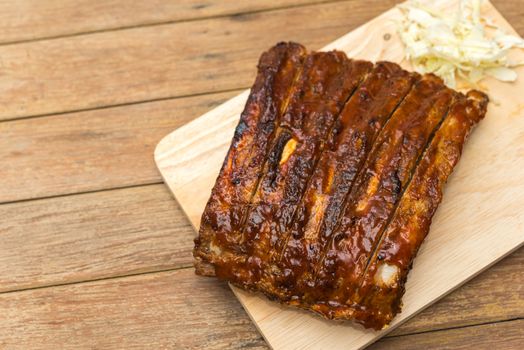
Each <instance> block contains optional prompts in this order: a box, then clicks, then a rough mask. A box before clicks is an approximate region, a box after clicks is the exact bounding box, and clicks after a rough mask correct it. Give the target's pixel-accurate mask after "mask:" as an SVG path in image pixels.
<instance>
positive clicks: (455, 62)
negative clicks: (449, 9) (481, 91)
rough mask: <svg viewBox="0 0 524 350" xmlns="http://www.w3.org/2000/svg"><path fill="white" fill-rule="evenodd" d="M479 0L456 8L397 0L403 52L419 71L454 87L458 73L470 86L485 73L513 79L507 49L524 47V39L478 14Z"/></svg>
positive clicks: (479, 12)
mask: <svg viewBox="0 0 524 350" xmlns="http://www.w3.org/2000/svg"><path fill="white" fill-rule="evenodd" d="M481 5H482V1H481V0H461V1H460V3H459V6H458V9H457V11H456V12H455V13H443V12H441V11H438V10H435V9H433V8H430V7H428V6H427V5H425V4H424V3H422V2H420V1H408V2H406V3H403V4H400V5H398V8H399V9H400V10H401V12H402V13H403V15H404V16H403V19H402V21H401V22H399V26H398V32H399V35H400V38H401V40H402V42H403V43H404V45H405V54H406V58H407V59H408V60H409V61H410V62H411V64H412V65H413V68H414V69H415V70H416V71H418V72H420V73H434V74H436V75H438V76H440V77H441V78H442V79H443V80H444V81H445V83H446V84H447V85H448V86H450V87H453V88H455V87H456V85H457V76H458V77H461V78H463V79H464V80H465V81H467V82H468V83H469V84H471V85H472V86H473V87H477V88H478V87H479V86H478V82H479V81H481V80H482V79H483V78H484V77H486V76H492V77H494V78H496V79H498V80H501V81H507V82H512V81H515V80H516V79H517V73H516V72H515V70H513V69H512V68H514V67H517V66H519V65H522V64H524V62H512V61H511V60H510V59H509V58H508V52H509V50H510V49H512V48H524V40H523V39H522V38H519V37H517V36H514V35H508V34H507V33H505V32H504V31H502V30H501V29H500V28H499V27H498V26H496V25H495V24H494V23H493V21H492V20H490V19H489V18H487V17H482V16H481Z"/></svg>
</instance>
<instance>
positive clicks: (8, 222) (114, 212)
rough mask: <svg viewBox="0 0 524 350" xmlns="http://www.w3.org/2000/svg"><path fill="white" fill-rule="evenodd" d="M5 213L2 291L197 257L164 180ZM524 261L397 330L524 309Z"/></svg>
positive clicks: (514, 259)
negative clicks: (157, 183) (523, 267)
mask: <svg viewBox="0 0 524 350" xmlns="http://www.w3.org/2000/svg"><path fill="white" fill-rule="evenodd" d="M0 217H2V218H3V220H1V221H0V247H2V252H3V253H2V254H0V291H13V290H18V289H26V288H35V287H42V286H50V285H56V284H64V283H74V282H79V281H89V280H94V279H101V278H107V277H114V276H123V275H128V274H135V273H141V272H152V271H159V270H165V269H174V268H179V267H183V266H191V264H192V257H191V249H192V246H193V238H194V235H195V233H194V231H193V229H192V228H191V226H190V225H189V222H188V221H187V220H186V218H185V217H184V214H183V213H182V211H181V210H180V209H179V207H178V205H177V204H176V203H175V201H174V200H173V199H172V198H171V196H170V195H169V193H168V190H167V189H166V188H165V187H164V185H153V186H144V187H138V188H128V189H121V190H113V191H104V192H98V193H89V194H83V195H75V196H66V197H58V198H50V199H43V200H37V201H26V202H20V203H12V204H4V205H0ZM523 264H524V248H522V249H520V250H519V251H517V252H515V253H514V254H512V255H511V256H509V257H508V258H506V259H504V260H503V261H501V262H500V263H499V264H497V265H495V266H494V267H492V268H491V269H489V270H488V271H486V272H485V273H483V274H481V275H480V276H478V277H477V278H475V279H473V280H472V281H471V282H469V283H468V284H466V285H465V286H464V287H462V288H460V289H459V290H457V291H455V292H454V293H452V294H451V295H449V296H448V297H446V298H444V299H443V300H442V301H440V302H439V303H437V304H435V305H434V306H432V307H430V308H429V309H427V310H426V311H424V312H422V313H421V314H420V315H419V316H418V317H416V318H414V319H413V320H411V321H409V322H408V323H406V324H405V325H403V326H402V327H400V328H399V329H398V330H396V331H395V334H406V333H413V332H419V331H426V330H434V329H441V328H449V327H456V326H464V325H470V324H477V323H485V322H491V321H499V320H507V319H511V318H515V317H524V287H523V286H522V283H515V281H523V280H524V270H523V269H522V268H521V267H522V266H523ZM231 298H233V297H232V296H231ZM195 307H197V306H195ZM201 312H205V311H204V310H202V311H201Z"/></svg>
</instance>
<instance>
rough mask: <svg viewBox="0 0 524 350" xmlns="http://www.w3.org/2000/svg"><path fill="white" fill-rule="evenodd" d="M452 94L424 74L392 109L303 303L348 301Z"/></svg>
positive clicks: (349, 302) (440, 83)
mask: <svg viewBox="0 0 524 350" xmlns="http://www.w3.org/2000/svg"><path fill="white" fill-rule="evenodd" d="M453 94H454V93H453V91H452V90H450V89H447V88H445V87H444V85H443V83H442V81H441V80H440V79H439V78H437V77H436V76H433V75H425V76H423V77H422V79H421V80H419V81H418V82H417V83H416V84H415V86H414V88H413V89H412V90H411V91H410V93H409V94H408V96H407V97H406V98H405V99H404V101H403V102H402V104H401V105H400V106H399V108H398V109H397V110H396V111H395V113H394V114H393V116H392V117H391V119H390V120H389V122H388V123H387V125H386V126H385V127H384V129H383V130H382V132H381V133H380V135H379V136H378V138H377V140H376V141H375V144H374V146H373V149H372V151H371V153H370V157H369V158H368V159H367V161H366V164H365V165H364V167H363V171H362V172H361V173H360V174H359V177H358V179H357V181H356V184H355V186H354V187H353V189H352V191H351V192H350V194H349V197H348V199H347V202H346V208H345V210H344V211H343V214H342V216H341V218H340V222H339V224H338V225H337V227H336V228H335V230H334V232H333V234H332V237H331V238H332V239H331V240H330V241H329V242H328V243H327V245H326V247H325V249H326V250H325V254H324V257H323V260H321V261H320V262H319V265H318V269H317V273H316V276H315V277H314V278H315V279H314V283H312V284H313V285H314V288H311V289H308V294H306V295H305V300H306V302H307V301H308V298H309V300H311V301H317V300H322V298H324V302H328V303H329V304H330V305H334V306H336V305H347V304H351V303H352V302H351V300H348V298H349V297H350V296H351V293H352V292H353V291H354V290H355V288H356V287H357V284H358V281H359V278H360V276H361V275H362V273H363V272H364V269H365V267H366V265H367V263H368V261H369V259H370V254H371V252H372V251H373V248H374V245H375V244H376V240H377V238H378V237H379V236H380V233H381V232H382V230H383V229H384V228H385V226H386V225H387V223H388V221H389V218H390V216H391V215H392V214H393V211H394V209H395V206H396V203H397V202H398V200H399V199H400V197H401V195H402V192H403V189H404V188H405V186H406V184H407V183H408V181H409V179H410V176H411V174H412V173H413V171H414V168H415V165H416V163H417V161H418V159H419V157H420V155H421V154H422V152H423V150H424V149H425V147H426V144H427V143H428V141H429V139H430V138H431V135H432V133H433V132H434V130H435V129H436V128H437V127H438V125H439V124H440V122H441V121H442V120H443V118H444V117H445V115H446V113H447V111H448V108H449V104H450V103H451V101H452V99H453ZM322 303H323V302H322V301H321V302H319V303H317V304H322ZM333 310H334V309H333ZM329 312H331V311H329ZM328 317H331V315H328Z"/></svg>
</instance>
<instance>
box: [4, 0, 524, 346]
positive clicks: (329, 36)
mask: <svg viewBox="0 0 524 350" xmlns="http://www.w3.org/2000/svg"><path fill="white" fill-rule="evenodd" d="M396 2H397V1H394V0H387V1H383V0H367V1H365V0H361V1H355V0H345V1H340V0H332V1H322V0H285V1H283V0H280V1H267V0H266V1H232V0H231V1H218V0H182V1H180V0H178V1H166V0H149V1H133V2H130V1H126V0H89V1H88V0H76V1H75V0H46V1H40V0H17V1H0V89H1V93H0V105H1V106H2V108H1V109H0V135H1V136H0V159H1V161H0V162H1V166H0V181H1V186H0V217H1V219H0V315H2V316H0V349H78V348H82V349H124V348H125V349H128V348H148V349H149V348H152V349H157V348H176V349H184V348H192V349H193V348H194V349H244V348H257V349H266V348H267V345H266V343H265V342H264V340H263V339H262V337H261V336H260V334H259V333H258V332H257V330H256V329H255V327H254V326H253V325H252V323H251V322H250V320H249V318H248V316H247V315H246V313H245V312H244V311H243V309H242V307H241V306H240V304H239V303H238V302H237V300H236V299H235V297H234V296H233V294H232V293H231V291H230V290H229V289H228V287H227V285H225V284H224V283H221V282H218V281H216V280H214V279H208V278H202V277H197V276H195V275H194V272H193V268H192V262H191V261H192V258H191V248H192V240H193V237H194V235H195V233H194V232H193V230H192V228H191V227H190V225H189V223H188V221H187V220H186V218H185V217H184V216H183V214H182V212H181V210H180V208H179V207H178V206H177V204H176V203H175V201H174V200H173V198H172V197H171V195H170V194H169V192H168V190H167V188H166V187H165V185H164V184H163V183H162V179H161V177H160V175H159V173H158V171H157V170H156V167H155V164H154V162H153V149H154V147H155V145H156V144H157V142H158V141H159V140H160V139H161V138H162V137H163V136H164V135H166V134H168V133H169V132H171V131H172V130H174V129H176V128H177V127H179V126H181V125H183V124H184V123H186V122H188V121H190V120H192V119H193V118H195V117H198V116H199V115H201V114H202V113H204V112H206V111H207V110H209V109H211V108H213V107H214V106H217V105H218V104H220V103H222V102H223V101H225V100H227V99H229V98H231V97H233V96H235V95H236V94H238V93H239V92H240V91H242V90H243V89H245V88H247V87H249V86H250V84H251V82H252V81H253V78H254V75H255V65H256V62H257V59H258V56H259V55H260V53H261V52H262V51H263V50H264V49H266V48H268V47H269V46H271V45H272V44H274V43H276V42H277V41H279V40H295V41H299V42H301V43H303V44H305V45H306V46H307V47H308V48H311V49H316V48H320V47H322V46H323V45H325V44H326V43H329V42H330V41H332V40H334V39H336V38H338V37H339V36H341V35H343V34H345V33H346V32H348V31H350V30H352V29H354V28H355V27H357V26H358V25H360V24H362V23H364V22H366V21H367V20H369V19H371V18H373V17H374V16H376V15H378V14H380V13H381V12H383V11H385V10H386V9H388V8H390V7H391V6H393V5H394V4H395V3H396ZM493 2H494V3H495V5H496V6H497V7H498V9H499V10H500V11H501V12H502V13H503V14H504V15H505V16H506V18H507V19H508V20H509V21H510V22H511V23H512V24H513V26H514V27H515V28H516V29H517V31H518V32H519V33H520V34H521V35H524V6H523V5H524V1H523V0H494V1H493ZM501 239H503V237H501ZM523 317H524V249H520V250H518V251H516V252H515V253H513V254H512V255H511V256H509V257H508V258H506V259H504V260H503V261H501V262H500V263H498V264H497V265H495V266H493V267H492V268H491V269H489V270H488V271H486V272H484V273H483V274H481V275H480V276H478V277H476V278H475V279H473V280H472V281H470V282H469V283H468V284H466V285H465V286H463V287H462V288H460V289H458V290H457V291H455V292H453V293H452V294H450V295H449V296H447V297H446V298H444V299H443V300H441V301H440V302H438V303H437V304H436V305H434V306H432V307H430V308H428V309H427V310H425V311H424V312H422V313H421V314H420V315H418V316H417V317H415V318H414V319H412V320H411V321H409V322H408V323H406V324H405V325H403V326H402V327H400V328H398V330H395V331H394V332H393V333H392V334H390V335H389V336H388V337H387V338H385V339H383V340H381V341H379V342H378V343H376V344H375V345H373V346H371V348H372V349H441V348H449V349H469V348H475V349H522V344H523V343H524V320H523Z"/></svg>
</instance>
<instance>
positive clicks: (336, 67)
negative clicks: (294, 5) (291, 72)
mask: <svg viewBox="0 0 524 350" xmlns="http://www.w3.org/2000/svg"><path fill="white" fill-rule="evenodd" d="M370 68H371V65H370V64H369V63H367V62H365V63H364V62H359V61H351V60H348V59H347V57H346V55H344V54H343V53H341V52H318V53H313V54H310V55H309V56H308V57H307V58H306V60H305V62H304V67H303V70H302V72H301V74H300V77H299V79H298V81H297V85H296V89H295V90H294V93H293V95H292V96H291V99H290V102H289V105H288V108H287V111H286V113H285V114H284V116H283V118H282V122H281V124H280V128H279V130H278V131H277V137H276V142H275V144H274V146H273V148H272V149H271V151H270V153H269V156H268V161H267V163H266V169H265V170H264V172H263V176H262V178H261V180H260V183H259V186H258V188H257V190H256V193H255V196H254V198H253V200H252V203H251V207H250V211H249V213H248V215H247V220H246V223H245V227H244V228H243V231H242V232H243V240H242V242H245V246H246V247H247V255H248V259H247V262H246V263H245V264H244V263H243V262H242V263H240V264H237V265H229V266H226V267H225V268H224V269H222V268H219V270H218V273H221V274H222V273H223V274H227V275H230V276H232V278H236V277H235V276H242V283H243V284H248V285H253V284H255V283H258V281H259V280H260V277H261V273H262V271H263V270H264V269H265V266H266V263H267V261H268V259H269V255H270V254H271V252H272V250H274V248H275V243H276V242H277V241H278V239H279V237H280V236H281V235H284V234H286V233H287V231H288V230H289V225H290V223H291V220H292V218H293V215H294V212H295V209H296V207H297V205H298V203H299V202H300V200H301V198H302V194H303V192H304V189H305V187H306V185H307V182H308V179H309V178H310V176H311V173H312V172H313V170H314V168H315V166H316V163H317V159H318V157H319V154H320V153H321V149H322V147H323V144H324V143H325V141H326V139H327V138H328V135H329V134H330V131H331V129H332V126H333V124H334V122H335V120H336V118H337V117H338V115H339V114H340V111H341V109H342V108H343V107H344V104H345V103H346V101H347V99H348V98H349V96H350V95H351V94H352V93H353V91H354V90H355V88H356V86H357V85H358V84H359V82H360V81H361V80H362V78H363V76H364V74H365V73H366V72H367V71H368V70H369V69H370ZM290 144H291V146H289V145H290ZM284 153H286V154H285V156H284ZM246 276H249V278H246Z"/></svg>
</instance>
